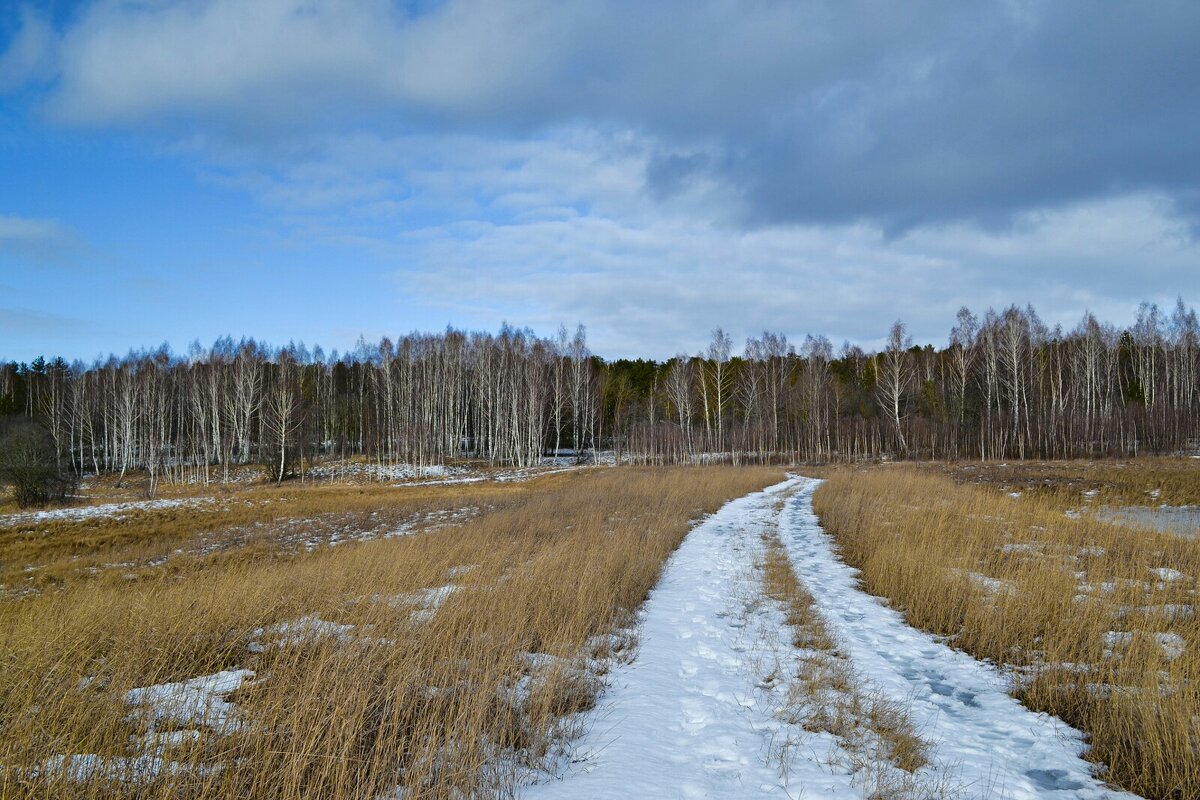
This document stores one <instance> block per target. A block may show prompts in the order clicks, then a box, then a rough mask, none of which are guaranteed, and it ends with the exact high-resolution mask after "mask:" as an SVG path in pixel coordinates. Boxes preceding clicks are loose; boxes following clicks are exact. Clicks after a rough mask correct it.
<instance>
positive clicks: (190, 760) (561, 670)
mask: <svg viewBox="0 0 1200 800" xmlns="http://www.w3.org/2000/svg"><path fill="white" fill-rule="evenodd" d="M781 477H782V473H781V472H780V471H779V470H768V469H749V470H747V469H733V468H712V469H704V470H695V469H693V470H635V469H621V470H610V469H597V470H572V471H570V472H558V473H556V474H552V475H546V476H543V477H539V478H533V479H531V480H528V481H524V482H516V481H503V482H501V481H481V482H477V483H470V484H443V485H434V486H419V487H411V488H407V487H406V488H397V487H394V486H390V485H381V486H367V485H356V486H327V485H320V484H318V485H316V486H308V487H300V486H298V485H288V484H285V485H284V486H282V487H274V488H272V487H257V488H253V489H247V490H245V491H244V492H243V491H241V490H239V491H235V492H233V493H231V494H229V495H225V494H220V495H218V496H215V497H214V499H213V500H212V502H211V503H205V504H201V505H196V506H174V507H168V508H138V509H133V510H127V511H126V512H124V513H123V514H120V515H98V516H94V517H91V518H87V519H82V520H80V519H67V520H64V519H51V520H46V521H36V522H29V521H24V522H19V523H18V524H17V525H15V526H10V527H9V528H6V529H4V531H3V534H0V535H2V536H3V538H2V539H0V542H2V543H3V545H4V547H6V548H7V549H6V550H4V551H3V553H4V555H3V558H4V568H5V570H6V575H11V574H14V573H15V574H21V573H23V572H24V570H25V569H26V568H30V567H32V568H33V570H34V573H33V574H35V575H36V574H38V573H49V574H52V575H53V576H54V577H53V579H46V580H42V581H40V582H39V581H33V582H32V583H31V584H29V585H27V586H24V588H25V589H26V590H27V591H24V592H10V593H8V594H6V596H5V597H4V598H3V599H2V600H0V661H2V662H3V664H4V669H3V671H2V672H0V719H2V720H3V724H2V725H0V796H3V797H6V798H7V797H50V796H54V797H113V796H119V797H189V798H191V797H221V798H228V797H258V798H273V797H279V798H284V797H318V798H361V797H401V796H403V797H451V796H464V795H470V794H477V795H482V796H488V795H491V794H496V793H499V792H501V791H503V789H504V787H511V786H513V785H515V784H516V783H518V782H519V781H520V780H523V779H524V777H525V776H527V775H528V774H529V773H531V772H536V771H537V770H538V769H540V768H541V767H542V766H543V765H544V764H546V763H548V761H550V760H552V759H553V757H554V755H555V752H556V748H557V747H558V746H559V744H560V743H561V742H563V741H565V738H566V735H567V733H569V732H570V726H571V722H570V721H571V719H572V718H573V717H572V715H574V714H575V713H577V712H580V711H583V710H584V709H586V708H588V707H590V706H591V705H592V703H593V702H594V697H595V693H596V691H597V690H598V688H599V687H600V682H601V678H602V676H603V674H604V673H605V672H606V671H607V670H608V669H609V665H610V664H611V663H613V662H615V661H617V660H620V659H622V658H628V657H629V655H630V652H631V650H630V648H631V646H632V640H631V639H630V634H629V632H628V631H627V630H626V629H627V627H628V626H629V625H630V623H631V622H632V621H633V619H634V613H635V611H636V609H637V608H638V606H639V605H640V604H641V603H642V601H643V600H644V598H645V596H646V593H647V592H648V591H649V590H650V588H651V587H652V586H653V585H654V584H655V582H656V581H657V578H658V574H659V570H660V568H661V565H662V562H663V560H664V559H665V558H666V556H667V555H668V554H669V553H670V552H671V551H672V550H673V549H674V548H675V547H676V545H677V544H678V543H679V541H680V540H681V539H682V538H683V536H684V535H685V534H686V533H687V531H688V528H689V526H690V524H691V522H692V520H694V519H696V518H698V517H699V516H701V515H702V514H704V513H706V512H712V511H715V510H716V509H717V508H718V507H719V506H720V505H721V504H722V503H723V502H725V501H726V500H729V499H732V498H734V497H738V496H741V495H744V494H746V493H747V492H749V491H752V490H755V489H758V488H761V487H762V486H765V485H767V484H770V483H774V482H777V481H778V480H779V479H780V478H781ZM467 508H469V509H472V510H471V511H470V512H469V513H467V512H464V511H462V509H467ZM440 511H446V512H452V513H451V516H450V517H449V518H447V517H446V516H444V515H439V514H438V513H437V512H440ZM399 528H403V533H404V534H405V535H395V536H389V535H387V534H388V533H389V532H394V531H396V530H397V529H399ZM372 530H378V531H380V532H381V533H380V535H378V536H374V537H368V536H359V535H356V534H357V533H362V532H363V531H372ZM331 531H332V532H336V533H337V534H338V536H339V537H340V538H339V539H338V541H337V542H336V546H331V545H334V544H335V543H334V542H333V541H332V540H330V539H329V538H325V539H323V540H320V541H316V543H315V545H314V546H312V547H308V546H306V545H307V544H308V543H309V542H310V540H313V539H314V537H316V538H318V539H319V538H320V537H322V536H325V535H326V534H330V532H331ZM330 535H332V534H330ZM301 537H303V538H301ZM176 551H182V554H181V555H173V554H175V553H176ZM163 553H165V554H166V556H165V559H166V560H165V561H162V562H161V563H160V561H159V559H160V558H162V557H163V556H161V555H159V554H163ZM151 555H154V558H147V557H148V556H151ZM14 558H16V560H15V561H14Z"/></svg>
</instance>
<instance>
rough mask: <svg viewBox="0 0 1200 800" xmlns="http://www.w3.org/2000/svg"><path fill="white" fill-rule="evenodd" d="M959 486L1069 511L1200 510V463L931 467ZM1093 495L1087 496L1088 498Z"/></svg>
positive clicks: (972, 463)
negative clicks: (1050, 501)
mask: <svg viewBox="0 0 1200 800" xmlns="http://www.w3.org/2000/svg"><path fill="white" fill-rule="evenodd" d="M923 469H926V470H930V471H935V472H945V473H946V474H948V475H950V476H951V477H953V478H954V480H955V482H957V483H970V484H979V485H982V486H987V487H991V488H996V489H1000V490H1002V491H1014V490H1015V491H1020V492H1023V493H1031V494H1036V495H1038V496H1039V497H1049V498H1054V499H1056V500H1057V501H1058V502H1060V503H1062V504H1064V505H1066V506H1067V507H1072V506H1078V505H1079V504H1080V503H1081V502H1088V503H1091V504H1096V505H1146V504H1153V505H1157V504H1159V503H1166V504H1168V505H1195V504H1200V459H1197V458H1167V457H1150V458H1137V459H1126V460H1111V461H1010V462H995V461H992V462H977V461H961V462H957V463H953V464H929V465H924V466H923ZM1085 492H1088V493H1089V494H1087V495H1085V494H1084V493H1085Z"/></svg>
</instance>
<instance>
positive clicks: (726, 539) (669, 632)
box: [522, 481, 858, 800]
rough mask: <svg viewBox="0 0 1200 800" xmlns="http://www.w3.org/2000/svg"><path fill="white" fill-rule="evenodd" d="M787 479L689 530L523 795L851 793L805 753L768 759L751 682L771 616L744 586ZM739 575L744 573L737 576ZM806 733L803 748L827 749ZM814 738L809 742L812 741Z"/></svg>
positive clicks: (774, 730)
mask: <svg viewBox="0 0 1200 800" xmlns="http://www.w3.org/2000/svg"><path fill="white" fill-rule="evenodd" d="M795 485H796V482H795V481H789V482H787V483H784V484H779V485H778V486H775V487H771V488H770V489H768V490H766V491H765V492H758V493H755V494H752V495H749V496H747V497H743V498H741V499H739V500H735V501H733V502H731V503H728V504H727V505H725V506H724V507H723V508H722V509H721V510H720V511H718V512H717V513H716V514H714V515H713V516H711V517H709V518H708V519H707V520H705V521H704V522H703V523H701V524H700V525H698V526H697V527H696V528H694V529H693V530H692V531H691V533H689V534H688V537H687V539H685V540H684V542H683V544H682V545H680V547H679V549H678V550H677V551H676V552H675V553H674V554H673V555H672V556H671V558H670V560H669V561H668V562H667V565H666V568H665V569H664V571H663V577H662V580H661V581H660V582H659V585H658V586H657V587H656V588H655V589H654V591H653V593H652V594H651V596H650V599H649V600H647V602H646V605H645V607H644V609H643V615H642V624H641V626H640V628H639V640H640V645H639V648H638V654H637V658H636V660H635V661H634V663H633V664H631V665H629V666H626V667H622V668H618V669H617V670H616V671H615V673H614V675H613V680H612V683H611V684H610V686H609V688H608V690H607V691H606V692H605V693H604V695H603V696H602V697H601V698H600V704H599V707H598V708H597V709H596V710H595V711H594V712H593V714H592V715H591V721H590V725H589V730H588V732H587V733H586V734H585V735H584V736H583V737H582V739H581V740H580V741H578V742H577V743H576V745H575V749H574V752H573V760H574V763H572V764H571V765H570V766H569V767H568V768H567V769H566V774H565V775H564V776H563V777H562V779H561V780H556V779H551V780H549V781H548V782H543V783H541V784H538V785H535V786H530V787H527V788H526V789H525V790H524V791H523V792H522V796H523V797H527V798H538V799H539V800H541V799H543V798H560V797H561V798H571V800H575V799H576V798H703V797H710V798H738V797H763V796H768V797H781V798H784V797H796V796H798V795H799V787H801V786H803V787H804V796H805V797H810V798H812V797H831V796H841V797H854V796H857V794H858V792H857V791H856V790H855V789H853V788H852V787H851V785H850V778H849V776H847V775H845V774H831V772H830V770H829V769H828V768H826V767H823V766H821V765H819V764H818V763H816V761H813V762H811V763H806V764H805V765H800V766H801V767H806V768H805V769H803V772H797V771H796V769H795V768H793V770H792V771H791V773H790V774H789V776H788V777H789V780H788V781H787V783H789V784H790V786H791V789H790V790H788V789H787V788H785V781H784V779H783V778H782V777H781V775H780V771H779V769H778V768H777V767H776V766H775V765H773V764H771V763H768V762H769V760H770V754H771V752H772V748H773V747H778V744H779V742H780V741H782V739H783V737H786V736H787V734H788V731H787V730H786V729H787V728H788V727H789V726H787V725H786V724H784V723H782V722H779V721H777V720H775V719H773V718H772V716H771V712H770V708H769V707H768V706H769V703H768V701H767V699H766V696H765V694H764V693H763V692H762V691H761V690H759V689H757V688H756V686H755V683H756V681H757V680H759V678H758V677H757V676H756V671H757V666H758V663H759V661H760V659H761V658H762V652H761V647H762V646H763V645H762V643H761V642H759V641H758V638H757V632H756V630H755V629H756V628H758V627H760V626H764V627H767V628H771V629H774V630H775V631H778V630H779V629H780V627H781V626H782V624H783V620H782V614H781V613H779V612H778V611H777V610H775V609H774V608H773V607H768V605H762V606H760V607H758V608H757V609H756V610H754V611H752V612H751V613H749V614H747V612H746V599H747V597H746V587H747V586H749V585H750V581H751V580H753V578H754V576H753V575H752V574H751V570H752V569H753V559H754V556H755V555H756V554H757V553H759V552H760V551H761V542H760V539H759V533H760V531H762V530H764V529H768V528H772V529H773V526H774V525H775V523H776V520H777V518H778V516H779V500H780V499H781V498H780V497H779V494H780V492H784V491H787V490H789V489H791V488H793V487H794V486H795ZM748 579H749V580H748ZM805 736H807V737H811V738H813V741H812V742H811V744H812V747H813V749H814V751H818V750H819V751H821V752H823V753H827V752H828V751H829V749H830V748H835V747H836V744H835V743H833V740H832V738H831V737H824V736H817V735H813V734H805ZM817 740H820V741H817Z"/></svg>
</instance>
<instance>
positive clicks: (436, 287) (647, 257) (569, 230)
mask: <svg viewBox="0 0 1200 800" xmlns="http://www.w3.org/2000/svg"><path fill="white" fill-rule="evenodd" d="M1198 257H1200V247H1198V246H1197V245H1196V244H1195V243H1194V242H1193V241H1192V240H1191V239H1190V237H1188V236H1187V234H1186V223H1185V222H1183V221H1181V220H1180V219H1179V218H1178V217H1175V216H1173V215H1172V213H1171V205H1170V203H1169V202H1167V201H1165V200H1164V199H1163V198H1162V197H1160V196H1131V197H1125V198H1121V199H1119V200H1114V201H1104V202H1099V203H1089V204H1083V205H1079V206H1073V207H1070V208H1067V209H1062V210H1050V211H1041V212H1032V213H1029V214H1026V215H1023V216H1022V217H1021V218H1020V219H1019V220H1018V221H1017V223H1016V224H1015V226H1014V229H1013V230H1012V231H1011V232H1003V233H995V234H985V233H981V232H980V231H978V230H977V229H974V228H972V227H971V226H965V225H958V224H956V225H948V226H942V227H937V228H924V229H921V230H920V231H916V232H913V233H911V234H909V235H907V236H904V237H902V238H900V239H894V238H890V237H888V236H887V235H886V234H885V232H884V231H883V230H882V229H880V228H878V227H876V226H871V225H864V224H856V225H848V226H838V227H829V226H788V227H778V226H776V227H771V228H763V229H757V230H753V231H748V232H742V233H738V234H734V235H731V233H730V231H729V230H727V229H721V228H716V227H713V226H710V225H707V224H704V223H702V222H698V221H688V220H686V219H683V218H676V219H672V220H661V219H660V220H655V221H653V222H651V223H649V224H637V223H636V222H634V221H630V220H625V221H617V220H612V219H597V218H595V217H579V218H575V219H567V220H562V221H544V222H538V223H532V224H523V225H507V226H488V227H483V228H473V229H472V230H471V231H470V232H469V235H464V236H462V237H461V238H451V239H438V240H436V241H433V242H429V243H428V244H425V245H423V246H421V247H419V248H417V250H416V253H415V255H414V261H415V263H416V267H415V268H410V269H408V270H406V271H405V272H403V273H402V274H401V284H402V286H403V288H404V295H405V296H406V297H408V298H412V299H415V300H417V301H418V302H420V303H422V304H427V305H430V306H433V307H435V308H444V309H446V310H447V311H448V312H450V314H451V316H452V317H453V318H455V319H466V320H472V321H473V322H475V324H488V325H494V324H496V323H498V322H499V321H500V320H501V319H503V318H505V316H506V315H507V316H508V317H509V318H513V317H512V315H513V314H514V310H515V311H516V312H517V314H518V315H517V317H516V318H518V319H520V320H522V322H526V323H529V324H531V325H533V326H534V327H535V328H537V329H539V330H554V329H555V328H556V327H557V325H558V324H559V323H560V322H566V323H568V324H570V323H572V322H574V321H577V320H580V321H585V322H587V323H588V326H589V332H590V334H591V338H592V341H593V344H594V346H595V347H596V348H597V349H598V350H599V351H600V352H602V353H603V354H605V355H609V356H616V355H631V354H632V355H648V356H656V357H660V358H661V357H667V356H670V355H672V354H673V353H675V352H677V351H680V350H683V351H687V352H696V351H697V350H699V349H700V348H701V347H702V346H703V344H704V341H705V339H704V337H705V332H706V331H707V330H708V329H709V328H711V327H713V326H715V325H722V326H724V327H725V328H726V329H727V330H729V331H731V332H732V333H733V334H734V337H735V341H744V339H745V337H747V336H751V335H756V334H758V333H760V332H761V331H763V330H775V331H783V332H785V333H787V334H788V335H789V336H790V337H792V338H793V339H794V340H798V339H801V338H802V337H803V335H804V334H805V333H809V332H812V333H814V334H815V333H824V334H827V335H829V336H830V337H831V338H833V339H834V340H835V342H840V341H841V340H842V339H849V340H851V341H854V342H858V343H863V344H878V343H880V342H881V341H882V340H883V338H884V336H885V335H886V328H887V325H888V324H889V323H890V321H891V320H893V319H896V318H897V317H899V318H902V319H904V320H905V321H906V322H907V323H908V324H909V326H910V330H912V332H913V333H914V334H915V335H916V337H917V338H918V339H919V340H921V341H928V342H933V343H938V344H944V343H945V341H946V338H947V335H948V332H949V328H950V326H951V324H952V323H953V320H954V314H955V312H956V311H957V310H958V308H959V307H960V306H961V305H968V306H971V307H972V308H974V309H975V310H976V311H982V310H983V309H984V308H985V307H986V306H988V305H991V306H994V307H996V308H997V309H1002V308H1004V307H1006V306H1007V305H1010V304H1018V305H1022V306H1023V305H1025V304H1026V303H1027V302H1032V303H1033V304H1034V305H1035V306H1037V307H1038V308H1039V310H1040V311H1041V312H1042V314H1043V316H1044V317H1045V318H1046V320H1047V322H1048V323H1049V324H1051V325H1053V324H1061V325H1063V326H1064V327H1065V328H1068V329H1069V328H1071V327H1073V326H1074V325H1075V324H1076V322H1078V320H1079V318H1080V317H1082V315H1083V313H1084V312H1085V311H1086V310H1091V311H1093V312H1095V313H1096V314H1098V315H1099V316H1101V317H1102V318H1105V319H1108V320H1111V321H1113V322H1116V323H1119V324H1128V323H1129V322H1131V321H1132V318H1133V314H1134V312H1135V310H1136V307H1137V304H1138V302H1139V301H1141V300H1143V299H1146V300H1150V301H1156V302H1159V303H1160V304H1163V305H1170V304H1172V303H1173V302H1174V298H1175V294H1176V293H1178V292H1181V291H1183V292H1186V290H1187V288H1188V285H1189V276H1191V275H1193V274H1194V265H1195V263H1196V261H1197V258H1198ZM1192 302H1194V300H1192ZM476 321H477V322H476Z"/></svg>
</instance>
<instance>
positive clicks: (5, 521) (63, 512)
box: [0, 497, 213, 525]
mask: <svg viewBox="0 0 1200 800" xmlns="http://www.w3.org/2000/svg"><path fill="white" fill-rule="evenodd" d="M211 502H213V500H212V498H211V497H186V498H181V499H177V500H165V499H164V500H139V501H136V502H131V503H105V504H103V505H98V506H73V507H70V508H52V509H48V510H46V511H19V512H17V513H14V514H4V515H2V516H0V525H19V524H22V523H27V522H50V521H51V520H70V521H72V522H76V521H79V520H85V519H93V518H95V517H110V518H112V519H118V520H120V519H124V518H125V517H126V516H128V515H129V513H130V512H132V511H163V510H166V509H170V508H187V507H192V506H199V505H204V504H207V503H211Z"/></svg>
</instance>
